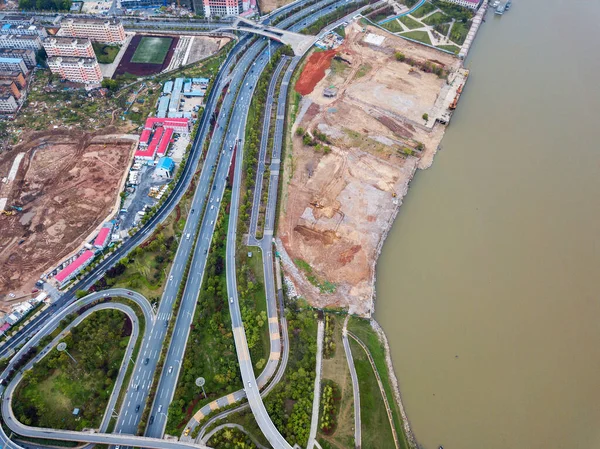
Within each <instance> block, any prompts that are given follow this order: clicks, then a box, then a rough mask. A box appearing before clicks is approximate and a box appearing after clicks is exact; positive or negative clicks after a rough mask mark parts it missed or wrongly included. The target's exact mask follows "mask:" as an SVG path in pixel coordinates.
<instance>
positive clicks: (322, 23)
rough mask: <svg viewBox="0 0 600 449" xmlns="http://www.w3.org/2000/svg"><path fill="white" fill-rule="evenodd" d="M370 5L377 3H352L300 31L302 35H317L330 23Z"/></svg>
mask: <svg viewBox="0 0 600 449" xmlns="http://www.w3.org/2000/svg"><path fill="white" fill-rule="evenodd" d="M369 3H376V1H375V0H361V1H359V2H356V3H350V4H346V5H344V6H342V7H341V8H337V9H336V10H335V11H333V12H330V13H329V14H327V15H325V16H323V17H321V18H320V19H317V20H316V21H315V22H313V24H312V25H310V26H309V27H306V28H304V29H303V30H302V31H300V32H301V33H302V34H317V33H318V32H319V31H321V29H323V28H324V27H326V26H327V25H329V24H330V23H333V22H335V21H336V20H338V19H341V18H342V17H344V16H346V15H348V14H349V13H350V12H352V11H356V10H357V9H359V8H361V7H363V6H365V5H368V4H369Z"/></svg>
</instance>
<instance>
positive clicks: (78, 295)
mask: <svg viewBox="0 0 600 449" xmlns="http://www.w3.org/2000/svg"><path fill="white" fill-rule="evenodd" d="M87 294H88V292H87V291H85V290H77V291H76V292H75V297H76V298H77V299H80V298H83V297H84V296H86V295H87Z"/></svg>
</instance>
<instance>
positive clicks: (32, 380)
mask: <svg viewBox="0 0 600 449" xmlns="http://www.w3.org/2000/svg"><path fill="white" fill-rule="evenodd" d="M130 335H131V322H130V321H129V319H128V318H127V316H126V315H124V314H123V313H122V312H120V311H116V310H101V311H97V312H94V313H92V314H91V315H90V316H89V317H87V318H86V319H85V320H84V321H83V322H81V323H80V324H79V325H78V326H76V327H75V328H73V329H71V331H70V333H69V334H68V335H67V336H66V337H65V338H64V339H63V340H62V341H63V342H65V343H67V351H68V352H69V354H71V356H73V358H74V359H75V360H76V361H77V362H74V361H73V360H72V359H71V358H70V357H69V356H68V355H67V353H66V352H58V351H57V350H56V349H53V350H52V351H51V352H50V353H49V354H48V355H46V357H44V358H43V359H42V360H41V361H40V362H39V363H37V364H36V365H35V367H34V368H33V369H32V370H29V371H27V372H26V373H25V375H24V376H23V380H22V382H21V383H20V384H19V386H18V387H17V390H16V392H15V397H14V400H13V407H14V413H15V415H16V416H17V419H19V421H21V422H22V423H23V424H26V425H30V426H36V427H51V428H56V429H70V430H82V429H84V428H98V427H99V425H100V422H101V421H102V417H103V416H104V411H105V408H106V404H107V402H108V399H109V397H110V394H111V392H112V389H113V386H114V382H115V380H116V378H117V375H118V373H119V369H120V367H121V362H122V360H123V355H124V353H125V348H126V347H127V344H128V341H129V337H130ZM75 408H79V410H80V413H79V415H78V416H75V415H74V414H73V411H74V409H75Z"/></svg>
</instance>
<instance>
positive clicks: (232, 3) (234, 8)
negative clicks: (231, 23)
mask: <svg viewBox="0 0 600 449" xmlns="http://www.w3.org/2000/svg"><path fill="white" fill-rule="evenodd" d="M203 1H204V15H205V16H206V17H228V16H237V15H240V14H241V13H242V11H243V5H242V0H203Z"/></svg>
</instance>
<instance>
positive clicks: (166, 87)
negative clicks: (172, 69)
mask: <svg viewBox="0 0 600 449" xmlns="http://www.w3.org/2000/svg"><path fill="white" fill-rule="evenodd" d="M172 91H173V81H167V82H166V83H165V85H164V87H163V94H170V93H171V92H172Z"/></svg>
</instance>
